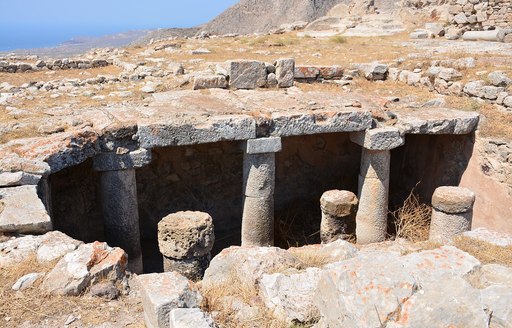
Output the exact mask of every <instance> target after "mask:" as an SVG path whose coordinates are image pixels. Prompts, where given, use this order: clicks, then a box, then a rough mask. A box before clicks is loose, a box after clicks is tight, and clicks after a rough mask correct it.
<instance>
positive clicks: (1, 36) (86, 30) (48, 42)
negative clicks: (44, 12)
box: [0, 22, 133, 51]
mask: <svg viewBox="0 0 512 328" xmlns="http://www.w3.org/2000/svg"><path fill="white" fill-rule="evenodd" d="M131 29H133V27H130V26H125V27H111V28H106V27H104V26H102V27H95V26H88V27H76V26H73V27H71V26H5V25H2V23H1V22H0V51H9V50H15V49H34V48H46V47H55V46H58V45H60V44H61V43H63V42H68V41H70V40H71V39H73V38H80V37H97V36H102V35H106V34H113V33H120V32H124V31H129V30H131Z"/></svg>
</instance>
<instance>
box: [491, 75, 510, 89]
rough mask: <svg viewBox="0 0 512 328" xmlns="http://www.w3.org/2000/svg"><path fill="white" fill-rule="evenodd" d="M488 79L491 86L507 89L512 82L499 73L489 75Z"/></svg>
mask: <svg viewBox="0 0 512 328" xmlns="http://www.w3.org/2000/svg"><path fill="white" fill-rule="evenodd" d="M487 78H488V79H489V82H491V84H492V85H494V86H495V87H506V86H508V85H509V84H510V83H511V82H512V80H511V79H510V78H509V77H508V76H507V75H506V74H505V73H503V72H499V71H495V72H491V73H489V75H487Z"/></svg>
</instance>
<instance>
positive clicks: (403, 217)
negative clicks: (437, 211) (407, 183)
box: [391, 192, 432, 242]
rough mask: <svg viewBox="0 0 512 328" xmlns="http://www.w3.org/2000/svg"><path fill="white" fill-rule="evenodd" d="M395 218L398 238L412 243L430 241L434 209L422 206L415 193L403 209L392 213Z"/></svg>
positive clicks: (405, 202) (410, 195) (407, 200)
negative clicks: (431, 219)
mask: <svg viewBox="0 0 512 328" xmlns="http://www.w3.org/2000/svg"><path fill="white" fill-rule="evenodd" d="M391 215H392V216H393V218H394V221H395V222H394V223H395V231H396V238H404V239H407V240H409V241H412V242H419V241H424V240H427V239H428V235H429V229H430V218H431V215H432V208H431V207H430V206H428V205H426V204H422V203H421V202H420V201H419V199H418V197H417V196H416V195H414V193H413V192H411V193H410V194H409V197H407V199H406V200H405V201H404V204H403V206H402V207H401V208H399V209H398V210H396V211H394V212H392V213H391Z"/></svg>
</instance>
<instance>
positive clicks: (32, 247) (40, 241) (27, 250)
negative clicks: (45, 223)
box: [0, 231, 82, 267]
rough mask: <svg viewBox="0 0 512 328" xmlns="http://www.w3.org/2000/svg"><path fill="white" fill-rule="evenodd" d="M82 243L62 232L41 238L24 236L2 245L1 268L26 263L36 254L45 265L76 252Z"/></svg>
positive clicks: (54, 232)
mask: <svg viewBox="0 0 512 328" xmlns="http://www.w3.org/2000/svg"><path fill="white" fill-rule="evenodd" d="M81 244H82V242H81V241H78V240H75V239H73V238H71V237H68V236H66V235H65V234H63V233H62V232H60V231H50V232H48V233H46V234H44V235H41V236H24V237H19V238H14V239H10V240H8V241H6V242H4V243H0V266H1V267H5V266H9V265H13V264H16V263H20V262H22V261H24V260H25V259H26V258H27V257H29V256H30V255H31V254H33V253H36V258H37V260H38V262H40V263H45V262H49V261H53V260H55V259H58V258H60V257H62V256H64V255H65V254H67V253H69V252H71V251H74V250H75V249H76V248H77V247H78V246H79V245H81Z"/></svg>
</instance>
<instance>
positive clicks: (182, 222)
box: [158, 211, 215, 259]
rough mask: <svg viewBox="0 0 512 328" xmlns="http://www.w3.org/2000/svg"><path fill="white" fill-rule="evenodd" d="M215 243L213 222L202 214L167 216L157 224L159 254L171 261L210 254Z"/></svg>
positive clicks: (189, 213) (179, 213) (191, 213)
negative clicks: (171, 259)
mask: <svg viewBox="0 0 512 328" xmlns="http://www.w3.org/2000/svg"><path fill="white" fill-rule="evenodd" d="M214 241H215V236H214V233H213V220H212V217H211V216H210V215H208V214H207V213H203V212H191V211H187V212H178V213H173V214H169V215H168V216H166V217H165V218H163V219H162V220H161V221H160V222H159V223H158V246H159V248H160V252H161V253H162V254H163V255H164V256H166V257H170V258H173V259H191V258H195V257H200V256H204V255H207V254H209V253H210V251H211V250H212V247H213V243H214Z"/></svg>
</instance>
